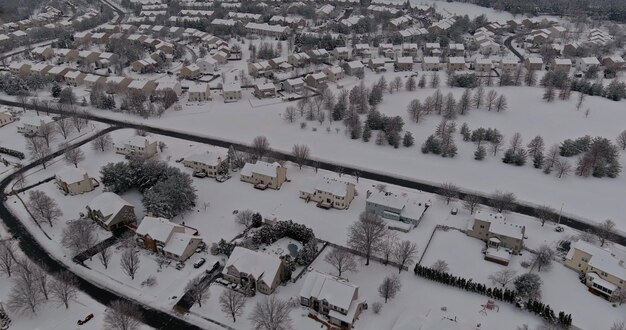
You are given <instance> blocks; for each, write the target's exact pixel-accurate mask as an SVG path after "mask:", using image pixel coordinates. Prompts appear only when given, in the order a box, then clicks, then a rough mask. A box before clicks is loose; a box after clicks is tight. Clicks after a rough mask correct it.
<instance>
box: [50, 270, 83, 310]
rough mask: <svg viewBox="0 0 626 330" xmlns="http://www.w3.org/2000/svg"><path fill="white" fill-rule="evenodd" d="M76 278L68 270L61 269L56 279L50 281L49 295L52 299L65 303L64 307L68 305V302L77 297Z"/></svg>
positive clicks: (66, 307)
mask: <svg viewBox="0 0 626 330" xmlns="http://www.w3.org/2000/svg"><path fill="white" fill-rule="evenodd" d="M77 285H78V279H77V278H76V276H74V274H72V273H70V272H69V271H66V270H63V271H61V272H59V273H58V274H57V276H56V279H54V280H52V283H50V295H51V296H52V299H54V300H57V301H59V302H60V303H62V304H63V305H65V309H68V308H69V307H70V302H71V301H75V300H76V299H77V297H78V296H77V294H78V289H77V288H76V287H77Z"/></svg>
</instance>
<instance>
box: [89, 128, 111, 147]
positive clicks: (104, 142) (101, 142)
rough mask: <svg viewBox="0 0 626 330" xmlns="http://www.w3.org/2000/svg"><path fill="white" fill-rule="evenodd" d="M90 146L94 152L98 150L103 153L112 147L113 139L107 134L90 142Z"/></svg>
mask: <svg viewBox="0 0 626 330" xmlns="http://www.w3.org/2000/svg"><path fill="white" fill-rule="evenodd" d="M91 146H92V147H93V149H94V150H100V151H102V152H104V151H105V150H108V149H109V148H111V147H112V146H113V139H112V138H111V135H109V134H108V133H107V134H103V135H100V136H98V137H96V138H95V139H93V141H92V142H91Z"/></svg>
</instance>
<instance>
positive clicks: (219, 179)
mask: <svg viewBox="0 0 626 330" xmlns="http://www.w3.org/2000/svg"><path fill="white" fill-rule="evenodd" d="M215 181H217V182H224V181H226V177H225V176H223V175H221V176H218V177H215Z"/></svg>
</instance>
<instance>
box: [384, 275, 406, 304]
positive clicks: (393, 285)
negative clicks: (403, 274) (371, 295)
mask: <svg viewBox="0 0 626 330" xmlns="http://www.w3.org/2000/svg"><path fill="white" fill-rule="evenodd" d="M401 286H402V283H401V282H400V277H398V275H391V276H387V277H385V279H384V280H383V283H381V284H380V286H378V293H379V294H380V296H381V297H382V298H385V304H386V303H387V300H389V299H393V298H395V297H396V295H397V294H398V291H400V287H401Z"/></svg>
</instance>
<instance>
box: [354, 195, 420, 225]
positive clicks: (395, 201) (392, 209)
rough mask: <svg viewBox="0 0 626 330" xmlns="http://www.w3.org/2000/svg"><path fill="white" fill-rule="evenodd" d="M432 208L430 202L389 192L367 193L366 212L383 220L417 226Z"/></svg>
mask: <svg viewBox="0 0 626 330" xmlns="http://www.w3.org/2000/svg"><path fill="white" fill-rule="evenodd" d="M429 207H430V201H424V200H416V199H411V198H408V197H405V196H398V195H396V194H393V193H391V192H387V191H380V192H379V191H369V190H368V191H367V198H366V202H365V211H366V212H371V213H374V214H376V215H378V216H380V217H381V218H383V219H389V220H394V221H401V222H404V223H407V224H413V225H414V226H417V225H418V224H419V222H420V221H421V220H422V218H423V217H424V214H425V213H426V210H428V208H429Z"/></svg>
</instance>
